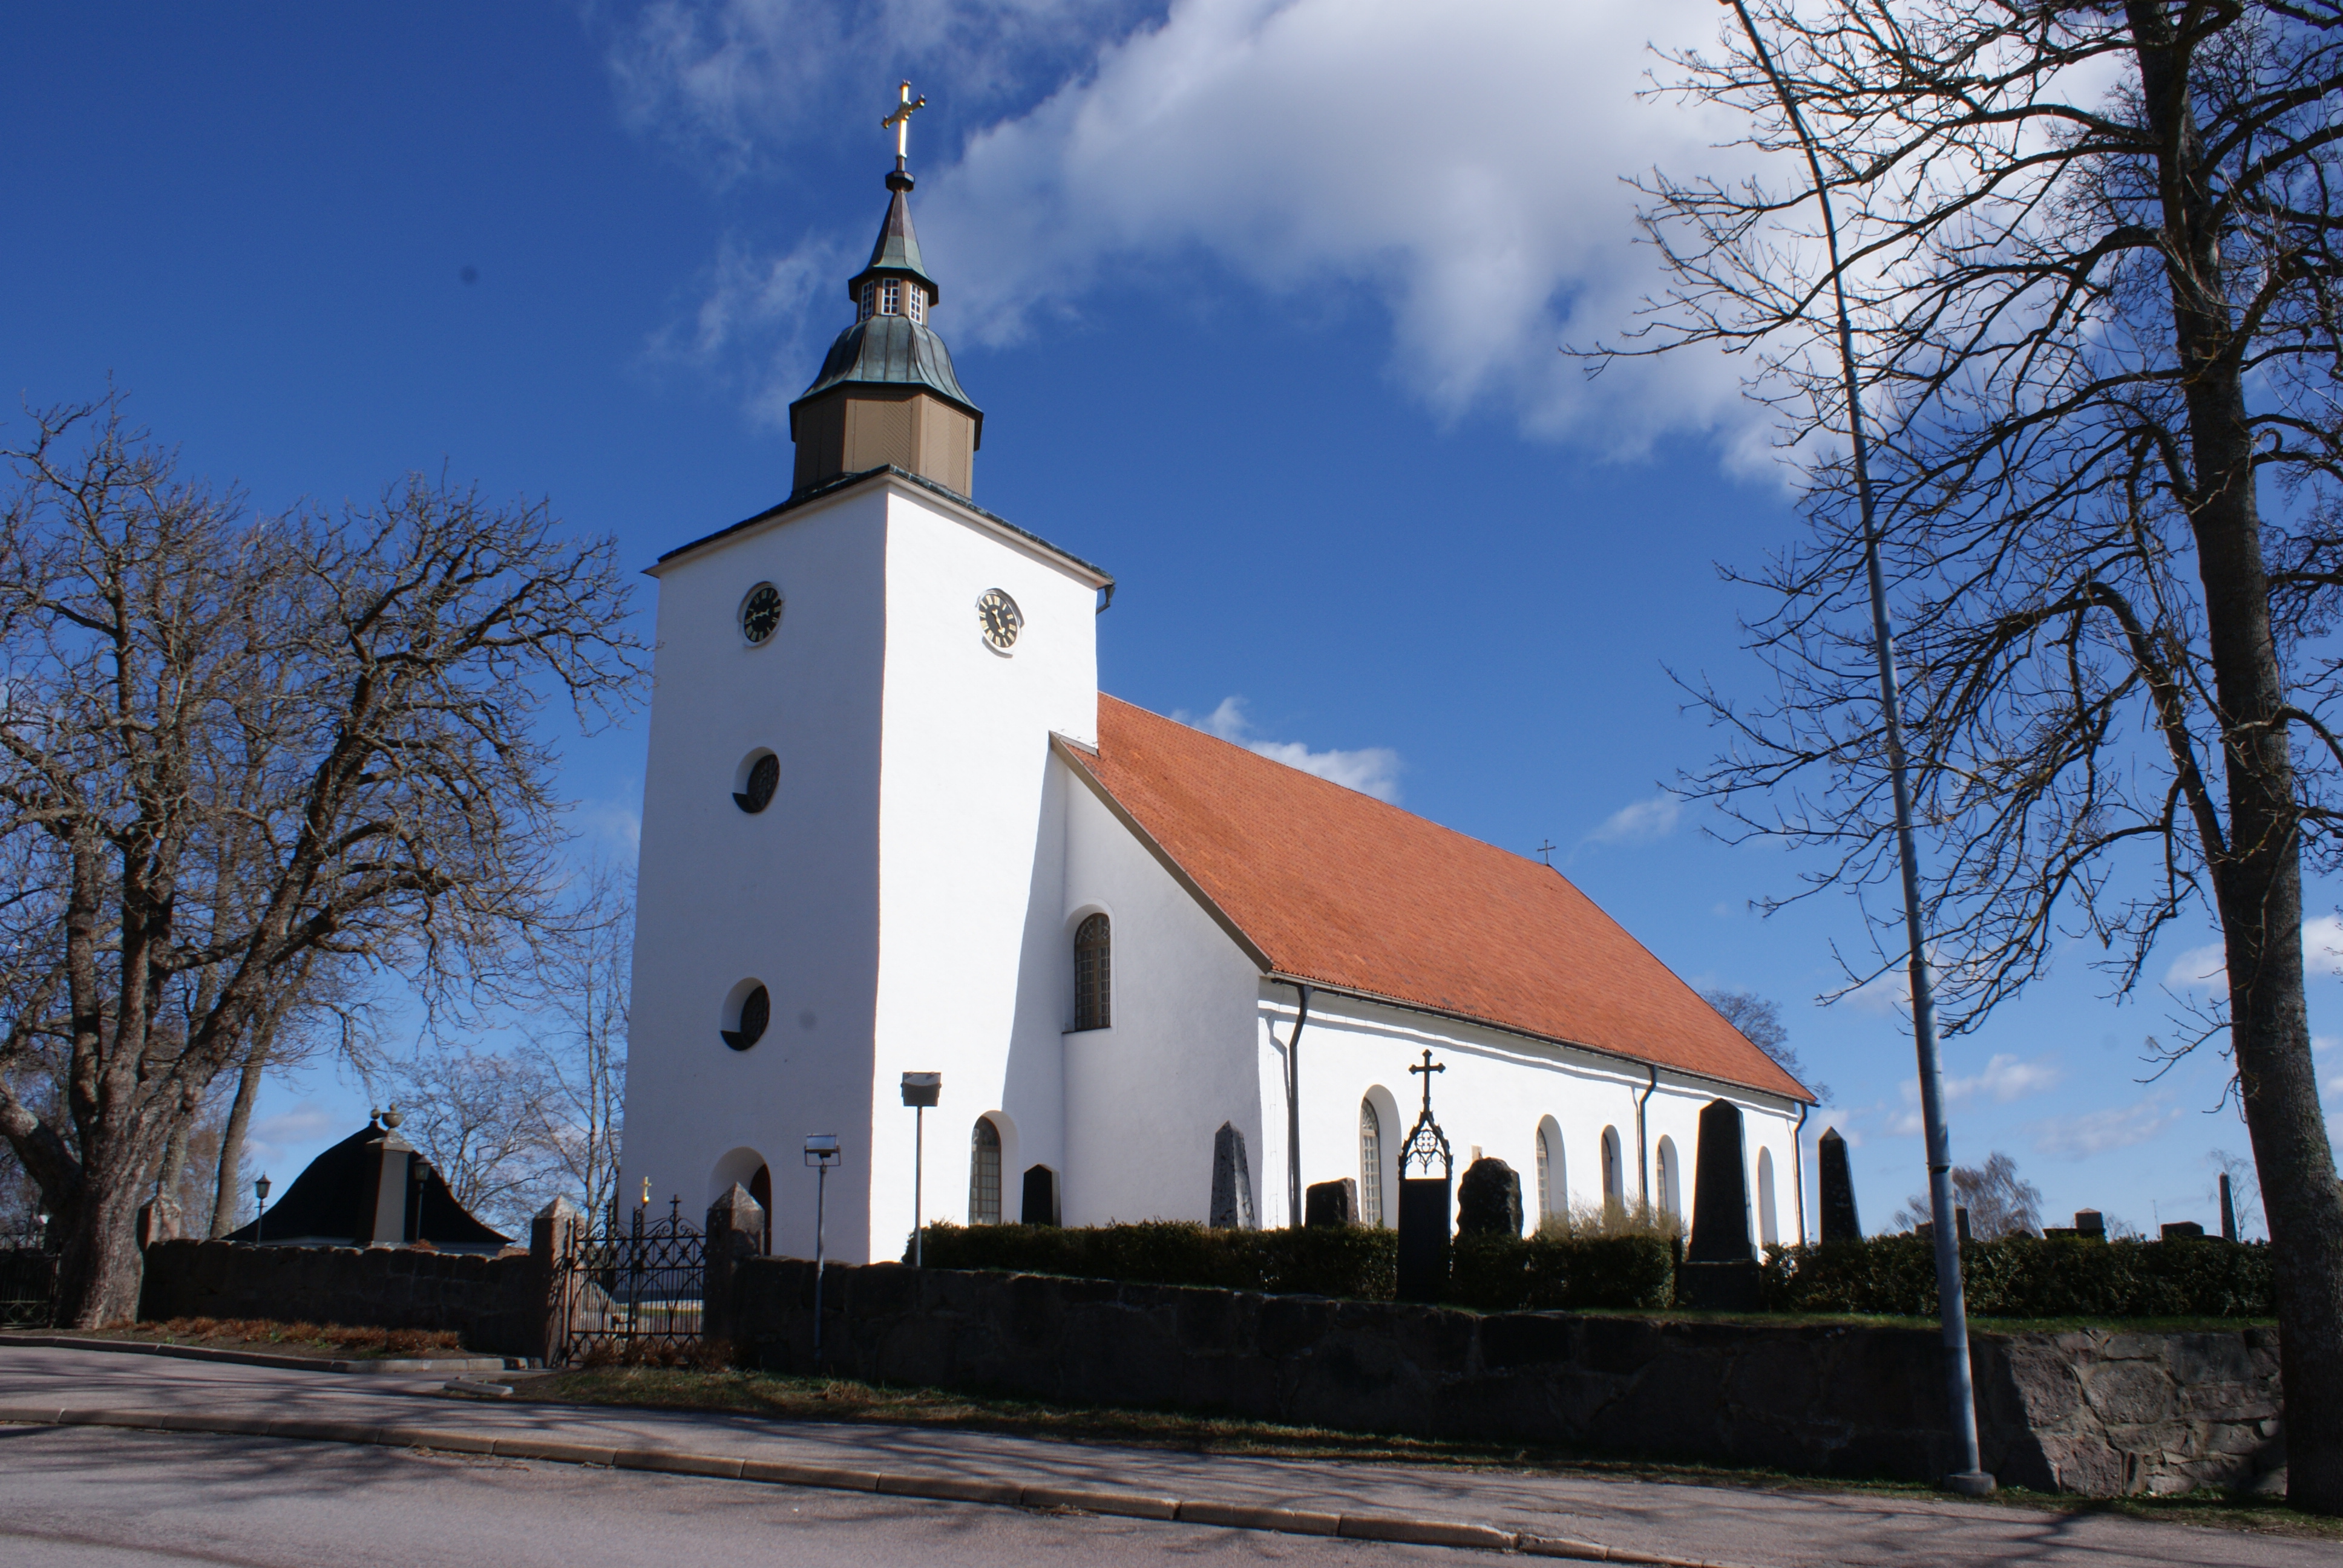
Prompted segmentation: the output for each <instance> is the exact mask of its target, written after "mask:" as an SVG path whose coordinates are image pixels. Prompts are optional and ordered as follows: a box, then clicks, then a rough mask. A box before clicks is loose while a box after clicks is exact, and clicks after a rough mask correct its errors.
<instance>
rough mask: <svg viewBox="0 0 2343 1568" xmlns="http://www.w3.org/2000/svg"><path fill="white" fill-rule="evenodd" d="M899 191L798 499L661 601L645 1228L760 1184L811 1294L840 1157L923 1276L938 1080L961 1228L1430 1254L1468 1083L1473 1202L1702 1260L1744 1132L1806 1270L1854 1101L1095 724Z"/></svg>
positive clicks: (1660, 998) (1492, 862)
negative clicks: (1494, 1178) (1436, 1186)
mask: <svg viewBox="0 0 2343 1568" xmlns="http://www.w3.org/2000/svg"><path fill="white" fill-rule="evenodd" d="M888 185H889V187H890V190H891V191H892V193H893V194H892V199H891V200H890V204H889V207H888V212H887V216H886V220H885V222H884V223H883V224H882V226H881V228H880V236H879V243H878V245H877V246H876V247H875V248H874V249H873V251H872V254H871V259H870V266H867V267H866V268H865V269H864V270H863V271H862V272H861V273H860V274H859V275H858V276H856V277H855V278H854V279H853V280H852V281H851V282H850V284H849V285H848V294H849V297H850V299H851V300H852V301H853V302H854V306H855V310H856V320H855V322H854V324H853V325H852V326H850V327H848V328H847V329H846V330H845V331H844V332H843V333H841V334H840V337H839V339H838V341H837V343H836V344H835V345H834V346H833V347H832V348H831V350H830V356H829V358H828V359H827V361H826V362H825V363H824V365H823V367H822V371H821V374H820V377H817V379H816V381H815V383H814V385H813V387H811V388H809V390H808V392H807V394H806V396H805V397H803V398H801V399H799V402H798V403H797V404H795V405H794V406H792V407H791V410H790V417H791V430H792V434H793V435H794V437H796V440H797V467H796V475H795V481H794V484H793V487H792V492H791V494H790V496H789V498H788V499H787V500H786V501H784V502H783V503H782V504H781V505H779V506H778V507H775V508H772V509H771V510H769V511H767V512H764V513H760V514H759V515H758V516H756V517H753V518H749V519H748V520H747V521H745V522H741V523H739V524H736V525H734V526H733V527H731V528H726V529H724V530H722V531H721V532H719V533H715V534H711V535H709V536H708V537H707V538H701V539H699V540H697V541H695V542H693V543H690V544H688V545H685V546H683V547H681V548H679V549H676V550H674V551H671V552H670V553H669V554H668V555H666V556H664V557H662V558H660V560H659V564H658V565H657V566H656V567H655V568H652V575H653V576H655V577H656V578H658V579H659V630H658V664H657V681H656V690H655V696H654V699H653V702H652V708H651V721H650V740H649V764H648V768H647V771H646V778H645V782H644V790H643V830H642V849H641V870H640V879H639V895H638V897H639V902H638V913H637V935H636V943H635V972H634V998H633V1030H632V1038H631V1042H630V1048H629V1050H630V1060H629V1070H628V1088H627V1108H626V1110H627V1118H626V1140H625V1151H624V1176H623V1180H622V1183H621V1191H627V1192H629V1193H635V1194H638V1195H639V1193H640V1191H641V1190H642V1189H641V1184H642V1183H643V1182H644V1181H649V1189H650V1191H651V1193H652V1195H653V1198H654V1200H661V1199H665V1198H667V1197H668V1196H669V1195H670V1194H672V1195H675V1196H679V1197H681V1198H682V1199H683V1201H684V1202H685V1205H686V1208H687V1211H688V1212H689V1211H692V1210H694V1209H696V1208H697V1207H699V1206H700V1205H704V1204H706V1203H708V1202H710V1201H713V1200H714V1199H715V1198H716V1197H718V1196H719V1195H720V1194H721V1193H722V1192H724V1191H728V1190H729V1188H730V1186H731V1185H732V1183H734V1182H736V1181H738V1182H740V1183H742V1184H744V1185H747V1186H748V1187H749V1190H750V1191H752V1192H754V1193H756V1195H757V1196H758V1197H759V1200H760V1201H765V1202H766V1205H767V1208H768V1210H769V1212H770V1214H771V1216H772V1220H771V1224H772V1231H773V1233H772V1244H773V1246H774V1247H775V1249H776V1250H777V1251H785V1252H793V1253H799V1254H805V1253H809V1252H810V1251H811V1249H812V1246H813V1240H814V1238H813V1227H814V1196H815V1193H814V1182H815V1175H814V1172H813V1171H811V1170H809V1169H808V1168H806V1166H805V1164H804V1162H803V1160H802V1158H801V1150H802V1148H803V1144H804V1141H805V1139H806V1137H807V1135H809V1134H812V1133H834V1134H836V1135H837V1137H838V1139H839V1142H840V1150H841V1153H842V1160H841V1162H840V1165H839V1166H838V1168H836V1169H835V1170H834V1171H832V1172H831V1174H830V1177H829V1192H828V1232H827V1246H828V1251H829V1252H830V1255H831V1256H833V1257H836V1258H840V1259H843V1260H847V1261H862V1260H866V1259H880V1258H892V1257H897V1256H900V1255H901V1253H902V1252H903V1251H904V1248H905V1245H906V1242H907V1241H908V1238H909V1235H910V1230H911V1227H912V1224H913V1202H912V1180H913V1169H912V1167H913V1125H914V1118H913V1113H912V1112H911V1111H908V1110H905V1109H904V1108H903V1107H902V1104H901V1101H900V1093H899V1081H900V1076H901V1075H902V1074H903V1073H904V1072H906V1071H925V1070H940V1071H941V1073H942V1074H943V1087H942V1099H941V1102H940V1105H939V1106H938V1107H937V1109H936V1110H934V1111H930V1112H929V1113H928V1114H927V1121H928V1123H929V1125H928V1127H927V1136H926V1181H925V1191H924V1208H925V1212H926V1215H927V1217H928V1218H930V1219H931V1220H951V1221H963V1222H976V1223H984V1222H989V1221H1001V1220H1010V1221H1015V1220H1021V1219H1022V1220H1036V1221H1040V1220H1047V1221H1061V1222H1063V1223H1065V1224H1070V1225H1071V1224H1097V1223H1103V1222H1106V1221H1118V1220H1120V1221H1133V1220H1146V1219H1190V1220H1207V1219H1212V1220H1214V1221H1216V1222H1234V1223H1241V1224H1259V1225H1262V1226H1280V1225H1285V1224H1288V1223H1292V1222H1293V1221H1294V1220H1295V1214H1294V1206H1295V1203H1296V1201H1297V1195H1298V1193H1299V1191H1301V1189H1302V1187H1303V1186H1306V1185H1308V1184H1312V1183H1317V1182H1322V1181H1332V1180H1336V1179H1340V1178H1345V1177H1347V1178H1351V1179H1352V1180H1353V1181H1355V1182H1356V1184H1357V1199H1358V1206H1359V1211H1360V1214H1361V1217H1362V1218H1363V1219H1364V1220H1366V1221H1368V1222H1382V1223H1390V1222H1393V1221H1395V1218H1396V1209H1397V1206H1396V1202H1395V1201H1394V1197H1395V1193H1396V1191H1397V1188H1396V1185H1395V1181H1396V1178H1397V1174H1398V1172H1397V1168H1396V1161H1397V1158H1398V1153H1399V1148H1400V1145H1401V1143H1402V1141H1403V1140H1404V1139H1405V1138H1406V1137H1407V1135H1408V1132H1409V1130H1410V1127H1411V1125H1412V1124H1413V1121H1414V1120H1415V1117H1416V1114H1417V1111H1418V1108H1419V1106H1420V1104H1421V1101H1422V1093H1423V1091H1422V1088H1421V1085H1422V1084H1423V1082H1424V1081H1426V1080H1424V1079H1423V1078H1421V1077H1412V1076H1411V1075H1410V1071H1409V1069H1410V1068H1411V1066H1417V1067H1420V1066H1422V1065H1423V1062H1424V1060H1425V1058H1424V1054H1423V1053H1424V1052H1425V1051H1426V1050H1429V1051H1430V1052H1431V1053H1432V1057H1431V1060H1433V1061H1434V1062H1436V1063H1437V1064H1439V1065H1440V1066H1441V1067H1442V1068H1443V1071H1442V1072H1441V1073H1440V1074H1439V1075H1438V1077H1437V1080H1436V1082H1435V1086H1434V1089H1433V1109H1434V1111H1435V1112H1436V1114H1437V1116H1438V1120H1439V1121H1440V1122H1441V1124H1442V1125H1443V1127H1444V1128H1445V1130H1446V1131H1447V1134H1448V1136H1449V1138H1450V1139H1451V1141H1452V1142H1453V1144H1454V1146H1455V1151H1456V1155H1457V1164H1456V1172H1457V1174H1458V1175H1459V1176H1461V1175H1462V1174H1463V1169H1464V1163H1465V1160H1466V1157H1467V1154H1468V1151H1469V1150H1470V1149H1472V1148H1473V1147H1477V1148H1478V1149H1479V1150H1480V1151H1482V1152H1483V1153H1484V1154H1486V1155H1489V1156H1493V1157H1495V1158H1498V1159H1502V1160H1503V1161H1507V1162H1508V1163H1509V1164H1511V1165H1512V1166H1513V1169H1514V1170H1515V1171H1519V1172H1520V1173H1521V1177H1522V1183H1523V1207H1524V1209H1525V1210H1526V1211H1528V1214H1529V1217H1530V1222H1531V1223H1532V1224H1534V1223H1536V1221H1537V1219H1538V1218H1539V1217H1540V1216H1541V1215H1543V1214H1546V1213H1555V1212H1560V1211H1565V1210H1567V1209H1568V1208H1569V1207H1570V1206H1572V1205H1578V1206H1584V1207H1592V1206H1595V1205H1599V1204H1601V1203H1603V1202H1604V1201H1605V1200H1612V1201H1618V1202H1621V1203H1624V1204H1625V1205H1626V1206H1628V1207H1630V1208H1633V1207H1634V1206H1635V1205H1636V1204H1638V1203H1642V1202H1649V1203H1651V1204H1652V1205H1654V1207H1656V1208H1657V1209H1659V1210H1662V1211H1668V1212H1672V1213H1674V1214H1677V1215H1679V1216H1681V1217H1684V1218H1685V1219H1687V1220H1689V1218H1690V1216H1691V1214H1692V1211H1693V1200H1694V1194H1693V1192H1692V1191H1691V1188H1692V1185H1693V1172H1694V1169H1695V1159H1694V1151H1695V1147H1696V1142H1697V1138H1698V1128H1699V1118H1700V1114H1701V1111H1702V1110H1703V1108H1704V1107H1705V1106H1707V1105H1709V1104H1710V1103H1711V1102H1713V1101H1720V1100H1721V1101H1725V1102H1727V1103H1729V1104H1731V1105H1733V1106H1735V1107H1737V1108H1738V1110H1739V1111H1740V1112H1741V1121H1742V1125H1743V1128H1744V1130H1745V1131H1744V1143H1745V1162H1746V1163H1745V1190H1746V1192H1747V1195H1748V1201H1749V1208H1750V1210H1751V1211H1752V1212H1751V1216H1750V1220H1751V1223H1750V1233H1751V1239H1752V1240H1753V1241H1757V1242H1759V1243H1761V1244H1762V1243H1765V1242H1771V1241H1799V1240H1803V1239H1804V1237H1805V1215H1804V1212H1803V1207H1804V1206H1803V1203H1802V1201H1801V1199H1800V1188H1801V1183H1800V1181H1799V1180H1798V1155H1797V1149H1798V1141H1797V1130H1798V1128H1799V1126H1800V1124H1801V1123H1802V1122H1803V1121H1804V1119H1805V1113H1806V1109H1807V1107H1808V1106H1809V1105H1810V1104H1811V1103H1812V1102H1813V1097H1812V1096H1811V1095H1810V1094H1808V1093H1807V1092H1806V1091H1805V1089H1804V1088H1803V1087H1802V1086H1800V1085H1799V1084H1798V1083H1797V1082H1796V1081H1795V1080H1793V1079H1792V1078H1791V1077H1790V1076H1789V1075H1788V1074H1787V1073H1785V1072H1784V1071H1783V1070H1781V1068H1779V1067H1778V1066H1776V1065H1775V1063H1774V1061H1773V1060H1771V1059H1770V1058H1768V1057H1767V1056H1766V1055H1765V1053H1764V1052H1763V1051H1761V1050H1758V1049H1757V1048H1756V1047H1755V1046H1754V1045H1752V1044H1751V1043H1750V1042H1749V1041H1748V1040H1745V1039H1744V1038H1743V1037H1742V1036H1741V1035H1740V1034H1739V1033H1738V1032H1737V1031H1736V1030H1734V1029H1733V1027H1732V1026H1731V1025H1730V1024H1728V1023H1726V1022H1725V1020H1724V1019H1723V1018H1721V1017H1720V1016H1718V1014H1717V1013H1716V1012H1715V1010H1713V1009H1712V1008H1710V1007H1709V1006H1708V1005H1707V1004H1706V1003H1705V1002H1704V1001H1703V1000H1701V999H1700V998H1699V997H1698V996H1697V995H1696V994H1694V991H1693V990H1691V989H1690V988H1689V987H1688V986H1686V985H1685V984H1684V981H1682V980H1679V979H1678V978H1677V977H1676V976H1675V975H1674V973H1672V972H1671V971H1670V970H1668V969H1667V967H1666V966H1665V965H1664V964H1662V963H1661V962H1660V961H1659V960H1657V959H1655V958H1654V957H1653V956H1652V954H1651V953H1650V952H1648V951H1647V950H1645V949H1644V947H1643V946H1642V945H1641V944H1639V943H1638V942H1636V941H1635V940H1634V938H1633V937H1631V936H1629V935H1628V934H1627V933H1626V931H1624V930H1622V929H1621V928H1620V927H1619V926H1618V925H1617V924H1616V923H1615V922H1614V921H1613V920H1611V919H1610V918H1609V917H1607V916H1605V915H1604V913H1603V911H1602V910H1599V909H1597V908H1595V906H1594V903H1593V902H1592V901H1591V900H1588V899H1587V898H1586V896H1585V895H1584V894H1583V893H1581V892H1580V891H1579V890H1577V889H1576V888H1575V887H1574V886H1572V885H1571V883H1570V882H1569V881H1568V880H1567V879H1565V878H1564V877H1563V876H1562V875H1561V874H1560V873H1558V872H1556V871H1554V869H1552V868H1550V867H1547V866H1544V865H1542V864H1540V863H1538V862H1537V861H1534V860H1530V859H1523V857H1520V856H1517V855H1513V854H1510V853H1508V852H1506V851H1504V850H1502V849H1495V848H1493V847H1492V846H1490V845H1487V844H1483V843H1481V842H1479V841H1478V840H1476V839H1470V838H1467V837H1465V836H1463V834H1460V833H1455V832H1452V831H1450V830H1449V829H1444V828H1442V827H1439V826H1437V825H1436V824H1434V823H1432V822H1428V821H1425V820H1423V819H1421V818H1418V817H1415V816H1412V815H1410V814H1409V813H1407V812H1405V811H1402V810H1400V809H1398V808H1396V807H1393V806H1390V805H1386V804H1384V803H1383V802H1382V801H1379V800H1375V799H1371V798H1369V797H1367V796H1365V795H1363V794H1359V793H1357V792H1355V791H1353V790H1350V789H1344V788H1342V786H1340V785H1337V784H1333V783H1331V782H1328V781H1327V780H1325V779H1318V778H1315V777H1312V776H1311V775H1309V774H1306V773H1302V772H1301V771H1299V770H1297V769H1292V768H1289V767H1286V766H1284V765H1282V764H1280V763H1277V762H1274V761H1272V760H1270V759H1266V758H1263V757H1261V756H1257V755H1255V754H1254V753H1252V752H1250V751H1247V750H1245V749H1242V748H1241V747H1238V746H1233V745H1231V744H1228V743H1227V742H1224V741H1222V740H1218V739H1212V737H1210V736H1207V735H1204V734H1202V733H1200V732H1198V731H1196V730H1194V729H1189V728H1187V727H1185V726H1182V725H1181V724H1178V723H1175V722H1173V721H1172V720H1171V719H1163V718H1161V717H1159V716H1157V715H1154V714H1151V713H1148V712H1145V711H1143V710H1141V709H1137V708H1134V707H1132V706H1131V705H1130V704H1128V703H1124V702H1121V701H1118V700H1117V699H1113V698H1111V697H1109V696H1106V695H1104V694H1103V693H1101V691H1100V690H1099V689H1098V658H1097V638H1098V628H1099V626H1100V624H1101V622H1100V618H1099V612H1100V611H1101V609H1103V608H1104V607H1105V601H1106V600H1108V599H1111V598H1112V593H1113V588H1114V580H1113V578H1111V577H1110V576H1109V575H1108V574H1107V573H1106V572H1104V571H1102V570H1101V569H1100V568H1097V567H1094V566H1092V565H1091V564H1090V563H1088V562H1087V561H1084V560H1081V559H1080V558H1077V557H1074V556H1071V555H1069V554H1067V553H1066V552H1065V551H1063V550H1061V549H1058V548H1055V547H1054V546H1051V544H1049V543H1048V542H1046V541H1044V540H1042V539H1040V538H1035V537H1034V536H1032V535H1031V534H1029V533H1027V532H1025V531H1024V530H1023V529H1021V528H1017V527H1016V526H1015V525H1013V524H1011V523H1010V522H1009V521H1007V520H1006V519H1004V518H998V517H995V516H994V515H992V514H991V513H990V512H987V511H985V510H984V509H982V508H980V507H978V506H977V505H976V504H975V503H974V502H973V501H971V500H970V498H969V492H970V488H971V485H972V479H971V473H972V463H973V456H974V453H975V451H976V449H977V447H978V445H979V443H980V438H981V435H982V426H983V416H982V414H981V413H980V411H979V410H978V409H977V407H975V405H974V404H973V403H972V402H970V400H969V398H968V397H967V396H966V394H965V393H963V392H962V391H961V389H960V385H959V382H958V380H957V379H956V377H954V375H953V372H952V367H951V360H950V354H949V353H948V352H947V351H946V349H945V347H944V345H943V342H942V340H941V339H940V338H939V337H937V336H936V335H935V333H934V332H933V331H932V330H931V329H930V327H929V325H928V321H929V313H930V311H931V310H932V308H933V307H934V306H935V303H936V299H937V292H938V291H937V288H936V285H935V283H934V280H933V279H931V278H930V276H928V275H927V273H926V270H925V267H924V265H923V263H922V261H921V258H920V250H919V245H918V241H917V239H916V237H915V236H914V234H913V231H912V227H911V222H910V210H909V206H908V203H907V199H906V198H907V196H908V195H909V193H910V188H911V181H910V176H907V175H905V174H903V173H902V172H901V170H900V165H899V168H898V170H897V172H896V173H895V174H893V175H890V176H889V178H888ZM1305 996H1306V999H1307V1017H1306V1020H1305V1019H1303V1018H1302V1016H1301V1015H1302V1009H1303V1004H1304V999H1305ZM1297 1032H1298V1034H1299V1042H1298V1050H1299V1055H1298V1062H1289V1060H1288V1056H1289V1052H1291V1051H1293V1050H1295V1048H1296V1040H1295V1037H1296V1035H1297ZM1223 1129H1226V1130H1228V1131H1226V1132H1225V1133H1224V1132H1223ZM1232 1144H1233V1146H1234V1148H1235V1149H1237V1150H1241V1151H1242V1156H1243V1165H1244V1168H1245V1171H1246V1172H1247V1178H1246V1180H1244V1181H1242V1182H1238V1183H1234V1184H1233V1185H1232V1182H1231V1181H1230V1179H1229V1176H1228V1173H1227V1171H1226V1170H1225V1166H1226V1165H1227V1163H1228V1161H1227V1159H1226V1155H1225V1153H1223V1155H1222V1161H1221V1162H1222V1165H1223V1167H1224V1169H1223V1171H1222V1181H1221V1191H1220V1194H1219V1197H1220V1209H1221V1212H1219V1213H1218V1214H1215V1213H1214V1200H1215V1163H1216V1149H1218V1150H1221V1151H1228V1150H1229V1149H1230V1148H1231V1146H1232ZM1418 1173H1421V1172H1418Z"/></svg>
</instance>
